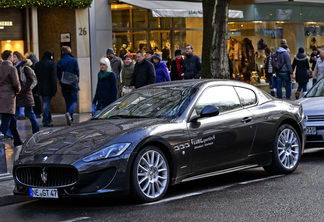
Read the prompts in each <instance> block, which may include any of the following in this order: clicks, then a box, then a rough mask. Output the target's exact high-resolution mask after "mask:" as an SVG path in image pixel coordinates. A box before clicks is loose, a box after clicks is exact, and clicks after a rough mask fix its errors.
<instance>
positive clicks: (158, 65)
mask: <svg viewBox="0 0 324 222" xmlns="http://www.w3.org/2000/svg"><path fill="white" fill-rule="evenodd" d="M152 58H153V62H154V63H153V64H154V67H155V74H156V79H155V83H158V82H167V81H171V80H170V75H169V70H168V67H167V66H166V64H165V63H164V62H163V61H162V55H161V54H160V53H157V52H155V53H154V54H153V55H152Z"/></svg>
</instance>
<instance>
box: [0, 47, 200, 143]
mask: <svg viewBox="0 0 324 222" xmlns="http://www.w3.org/2000/svg"><path fill="white" fill-rule="evenodd" d="M193 50H194V48H193V46H191V45H187V47H186V57H184V56H183V54H182V51H181V50H176V52H175V59H174V60H173V61H172V63H171V73H170V74H169V70H168V67H167V64H166V63H164V62H163V61H162V55H161V54H159V53H157V52H153V51H147V52H146V54H144V52H143V51H141V50H139V51H138V52H137V53H136V61H134V60H133V55H132V54H130V53H126V54H125V55H123V58H122V59H121V58H119V57H117V56H115V52H114V50H113V49H112V48H108V49H107V51H106V57H103V58H101V59H100V61H99V66H100V71H99V73H98V83H97V87H96V93H95V96H94V98H93V101H92V103H93V111H97V110H102V109H103V108H104V107H106V106H108V105H109V104H111V103H112V102H114V101H115V100H117V99H118V97H122V96H125V95H126V94H127V93H129V92H131V91H132V90H134V89H137V88H140V87H143V86H146V85H149V84H153V83H159V82H166V81H171V80H183V79H198V78H200V75H201V60H200V58H199V57H198V56H196V55H194V54H193ZM61 51H62V59H61V60H59V61H58V62H57V63H55V62H54V61H53V53H52V52H51V51H45V52H44V54H43V56H42V59H41V60H40V61H38V60H37V58H36V56H35V55H34V54H33V53H32V52H28V53H26V54H25V56H23V55H22V54H21V53H19V52H17V51H15V52H12V51H9V50H6V51H4V52H3V53H2V55H1V57H2V60H3V61H2V62H1V64H0V73H1V75H0V86H1V87H0V103H1V104H3V105H2V106H1V107H0V114H1V118H2V121H1V126H0V131H1V132H2V133H3V134H4V135H6V137H12V138H13V139H14V145H15V146H20V145H21V144H22V141H21V139H20V136H19V133H18V131H17V120H18V119H26V118H28V119H29V120H30V122H31V125H32V131H33V133H37V132H38V131H39V130H40V127H39V125H38V121H37V118H41V115H42V118H43V119H42V125H43V127H53V124H52V115H51V111H50V105H51V101H52V99H53V97H54V96H55V95H56V93H57V80H59V83H60V86H61V90H62V96H63V98H64V101H65V109H66V113H65V117H66V121H67V124H68V125H71V124H73V122H74V118H73V114H74V111H75V108H76V106H77V103H78V91H79V90H80V88H79V84H78V78H79V76H80V74H79V65H78V62H77V59H76V58H74V57H73V55H72V51H71V48H70V47H69V46H63V47H62V48H61ZM71 74H73V75H75V76H76V77H75V78H76V80H75V81H77V82H76V83H75V82H74V83H73V84H72V83H71V84H70V83H67V82H66V76H69V75H71ZM71 81H72V80H71ZM42 104H43V105H42ZM25 115H26V116H27V117H25Z"/></svg>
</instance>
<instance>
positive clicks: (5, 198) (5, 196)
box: [0, 113, 91, 206]
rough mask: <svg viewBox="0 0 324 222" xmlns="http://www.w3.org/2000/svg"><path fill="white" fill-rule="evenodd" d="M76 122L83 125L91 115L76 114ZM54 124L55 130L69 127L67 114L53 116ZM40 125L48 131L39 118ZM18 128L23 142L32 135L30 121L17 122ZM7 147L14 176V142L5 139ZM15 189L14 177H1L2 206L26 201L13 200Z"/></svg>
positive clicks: (24, 199)
mask: <svg viewBox="0 0 324 222" xmlns="http://www.w3.org/2000/svg"><path fill="white" fill-rule="evenodd" d="M73 117H74V121H75V123H81V122H84V121H87V120H88V119H89V118H91V114H90V113H81V114H78V113H76V114H74V115H73ZM52 119H53V122H52V124H53V125H54V126H53V128H55V127H62V126H67V123H66V118H65V114H57V115H52ZM37 120H38V124H39V126H40V129H41V130H43V129H47V128H48V127H43V124H42V119H41V118H39V119H37ZM17 128H18V132H19V135H20V137H21V140H22V141H25V140H26V139H28V138H29V137H30V136H31V135H32V127H31V123H30V121H29V119H25V120H17ZM5 147H6V160H7V168H8V172H9V174H11V175H12V167H13V162H14V158H15V154H16V150H15V148H14V145H13V140H11V139H5ZM13 189H14V181H13V179H12V176H11V177H9V178H8V176H5V177H4V176H3V177H1V175H0V206H2V205H6V204H8V203H11V202H15V203H17V202H21V201H26V198H25V197H17V198H14V200H13V198H12V195H13V193H12V191H13Z"/></svg>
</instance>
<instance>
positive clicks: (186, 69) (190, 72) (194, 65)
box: [182, 53, 201, 79]
mask: <svg viewBox="0 0 324 222" xmlns="http://www.w3.org/2000/svg"><path fill="white" fill-rule="evenodd" d="M182 71H183V73H184V76H183V77H184V79H192V78H194V79H199V77H200V76H201V60H200V57H199V56H196V55H193V54H192V53H191V54H189V55H187V57H186V58H185V59H184V60H183V70H182Z"/></svg>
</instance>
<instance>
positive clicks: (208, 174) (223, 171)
mask: <svg viewBox="0 0 324 222" xmlns="http://www.w3.org/2000/svg"><path fill="white" fill-rule="evenodd" d="M258 166H260V165H258V164H250V165H243V166H238V167H233V168H229V169H226V170H219V171H214V172H211V173H205V174H200V175H197V176H193V177H188V178H186V179H183V180H182V182H187V181H191V180H197V179H202V178H206V177H212V176H216V175H221V174H225V173H231V172H235V171H239V170H245V169H249V168H254V167H258Z"/></svg>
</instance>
